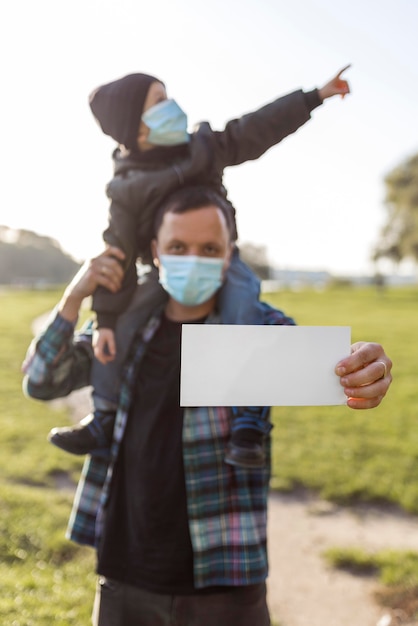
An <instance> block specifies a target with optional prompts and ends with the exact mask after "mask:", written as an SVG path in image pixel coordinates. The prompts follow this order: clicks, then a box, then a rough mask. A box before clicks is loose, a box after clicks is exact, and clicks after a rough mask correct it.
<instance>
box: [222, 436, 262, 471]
mask: <svg viewBox="0 0 418 626" xmlns="http://www.w3.org/2000/svg"><path fill="white" fill-rule="evenodd" d="M265 462H266V455H265V452H264V447H263V446H262V445H261V444H260V443H257V442H256V441H247V440H242V441H230V442H229V443H228V446H227V449H226V454H225V463H228V465H236V466H238V467H246V468H248V469H251V468H257V467H264V465H265Z"/></svg>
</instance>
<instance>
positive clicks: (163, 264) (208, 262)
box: [160, 254, 225, 306]
mask: <svg viewBox="0 0 418 626" xmlns="http://www.w3.org/2000/svg"><path fill="white" fill-rule="evenodd" d="M224 262H225V259H212V258H207V257H200V256H192V255H185V256H180V255H176V254H162V255H161V256H160V283H161V285H162V287H163V288H164V289H165V291H167V293H169V294H170V296H171V297H172V298H174V300H176V301H177V302H180V303H181V304H185V305H186V306H193V305H197V304H202V303H203V302H206V301H207V300H209V299H210V298H211V297H212V296H213V294H214V293H215V292H216V291H217V290H218V289H219V287H220V286H221V284H222V270H223V266H224Z"/></svg>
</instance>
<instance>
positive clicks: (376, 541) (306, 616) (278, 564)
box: [269, 494, 418, 626]
mask: <svg viewBox="0 0 418 626" xmlns="http://www.w3.org/2000/svg"><path fill="white" fill-rule="evenodd" d="M269 511H270V515H269V554H270V578H269V603H270V607H271V612H272V615H273V617H274V618H275V619H280V620H281V622H282V623H283V626H376V625H377V624H378V625H379V626H390V625H392V624H393V625H395V624H400V623H402V622H400V621H399V622H398V621H396V620H392V621H389V619H390V618H389V615H388V611H387V610H385V609H382V608H381V607H378V606H377V604H376V603H375V602H374V599H373V592H374V590H375V589H376V587H377V583H376V581H374V580H373V579H369V578H365V577H356V576H352V575H351V574H349V573H345V572H341V571H335V570H332V569H329V568H328V567H327V566H326V564H325V562H324V560H323V559H322V558H321V553H322V552H323V551H324V550H325V549H326V548H328V547H332V546H334V547H335V546H338V547H352V546H356V547H361V548H364V549H366V550H379V549H385V548H393V549H413V550H418V520H417V519H416V518H414V517H411V516H408V515H406V514H403V513H400V512H396V511H392V512H391V511H385V510H383V509H379V508H373V507H369V506H367V507H356V508H353V509H346V508H344V509H342V508H339V507H333V506H332V505H329V504H328V503H324V502H321V501H319V500H317V499H315V498H313V497H309V496H300V495H298V496H292V495H289V496H287V495H279V494H278V495H273V494H272V495H271V497H270V510H269ZM379 620H380V621H379ZM409 624H411V623H410V622H409ZM411 626H412V625H411Z"/></svg>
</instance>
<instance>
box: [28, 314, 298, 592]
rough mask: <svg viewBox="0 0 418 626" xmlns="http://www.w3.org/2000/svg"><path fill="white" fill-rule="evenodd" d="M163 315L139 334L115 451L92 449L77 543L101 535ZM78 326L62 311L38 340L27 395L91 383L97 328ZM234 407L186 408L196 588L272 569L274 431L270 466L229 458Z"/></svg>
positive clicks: (73, 535) (79, 495) (78, 500)
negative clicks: (105, 453)
mask: <svg viewBox="0 0 418 626" xmlns="http://www.w3.org/2000/svg"><path fill="white" fill-rule="evenodd" d="M264 307H265V324H274V325H293V324H294V321H293V320H292V319H291V318H288V317H286V316H285V315H284V314H283V313H281V312H280V311H277V310H276V309H273V308H272V307H270V306H269V305H267V304H265V305H264ZM159 319H160V314H158V315H156V316H154V317H152V318H151V319H150V321H149V323H148V325H147V326H146V328H145V331H144V332H143V333H142V334H138V335H137V337H136V339H135V341H134V342H133V345H132V349H131V351H130V356H129V357H128V359H127V365H126V367H125V370H124V373H123V376H122V384H121V393H120V398H119V406H118V410H117V414H116V422H115V430H114V438H113V443H112V446H111V451H110V457H109V458H108V459H106V458H104V457H95V456H88V457H86V460H85V463H84V466H83V471H82V475H81V477H80V481H79V484H78V488H77V491H76V495H75V499H74V505H73V509H72V512H71V516H70V521H69V526H68V530H67V537H68V538H69V539H72V540H73V541H76V542H78V543H82V544H87V545H91V546H97V543H98V541H99V539H100V533H101V528H102V525H103V521H104V515H105V512H106V503H107V499H108V495H109V489H110V483H111V478H112V472H113V468H114V464H115V460H116V458H117V456H118V452H119V448H120V442H121V440H122V438H123V434H124V430H125V425H126V421H127V418H128V414H129V407H130V404H131V399H132V389H133V385H134V381H135V378H136V373H137V371H138V367H140V363H141V359H142V357H143V355H144V354H145V351H146V347H147V343H148V342H149V341H150V339H151V338H152V336H153V334H154V332H155V330H156V329H157V328H158V325H159ZM208 321H209V322H212V323H216V322H217V321H218V320H217V319H216V318H215V317H213V318H212V319H210V320H208ZM73 334H74V327H73V325H72V324H70V323H69V322H66V321H65V320H63V318H61V317H60V316H59V315H57V316H56V317H55V319H53V321H52V322H51V323H50V325H49V326H48V328H47V329H46V331H44V333H42V334H41V336H40V337H39V338H38V339H36V340H34V342H33V343H32V345H31V347H30V349H29V351H28V356H27V359H26V361H25V364H24V372H25V373H26V378H25V382H24V389H25V391H26V393H27V394H28V395H29V396H32V397H35V398H40V399H44V400H46V399H51V398H55V397H59V396H60V395H61V396H62V395H66V394H67V393H69V391H70V390H71V389H77V388H80V387H82V386H85V385H88V384H90V363H91V347H90V346H91V328H87V329H85V330H83V331H81V332H80V333H78V334H76V336H75V338H74V337H73ZM251 409H252V410H254V407H251ZM260 411H265V408H264V407H260ZM231 415H232V411H231V409H230V408H225V407H209V408H207V407H199V408H187V409H185V411H184V425H183V460H184V472H185V481H186V492H187V506H188V517H189V529H190V536H191V540H192V546H193V554H194V580H195V587H196V588H204V587H207V586H212V585H249V584H255V583H259V582H262V581H264V580H265V579H266V577H267V573H268V563H267V545H266V534H267V497H268V487H269V480H270V439H269V437H267V438H266V442H265V445H266V453H267V458H268V462H267V464H266V467H265V468H261V469H251V470H247V469H244V468H239V467H233V466H231V465H228V464H226V463H225V462H224V454H225V447H226V443H227V440H228V438H229V435H230V429H231Z"/></svg>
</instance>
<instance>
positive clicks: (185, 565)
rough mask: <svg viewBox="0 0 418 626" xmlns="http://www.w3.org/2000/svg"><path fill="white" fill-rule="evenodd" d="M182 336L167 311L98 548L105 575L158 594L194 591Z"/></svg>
mask: <svg viewBox="0 0 418 626" xmlns="http://www.w3.org/2000/svg"><path fill="white" fill-rule="evenodd" d="M200 321H203V320H199V322H200ZM180 339H181V323H179V322H172V321H170V320H168V319H167V318H166V317H165V316H164V317H163V318H162V321H161V325H160V327H159V329H158V330H157V332H156V334H155V335H154V337H153V339H152V340H151V342H150V344H149V346H148V348H147V352H146V354H145V356H144V359H143V361H142V363H141V365H140V368H139V373H138V377H137V384H136V389H135V393H134V397H133V402H132V407H131V410H130V414H129V418H128V423H127V427H126V431H125V435H124V439H123V442H122V445H121V450H120V455H119V458H118V460H117V463H116V466H115V469H114V475H113V479H112V480H113V482H112V488H111V492H110V499H109V503H108V507H107V509H106V523H105V528H104V534H103V539H102V542H101V546H100V548H99V553H98V572H99V574H102V575H104V576H108V577H109V578H115V579H117V580H120V581H123V582H126V583H129V584H132V585H136V586H138V587H141V588H143V589H148V590H149V591H155V592H159V593H192V592H193V552H192V545H191V540H190V534H189V527H188V520H187V501H186V487H185V481H184V468H183V455H182V427H183V409H181V408H180V398H179V395H180Z"/></svg>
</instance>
